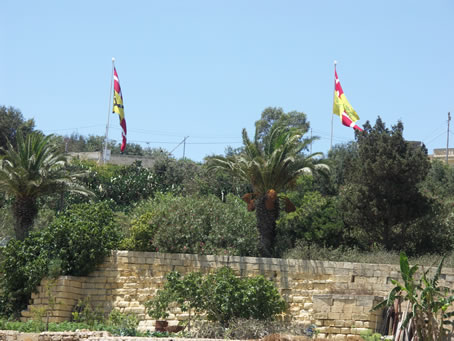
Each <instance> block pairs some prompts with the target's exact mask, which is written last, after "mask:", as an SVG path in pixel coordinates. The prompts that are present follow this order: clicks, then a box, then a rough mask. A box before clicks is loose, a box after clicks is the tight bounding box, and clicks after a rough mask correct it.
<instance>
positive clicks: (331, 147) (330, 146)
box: [329, 60, 337, 150]
mask: <svg viewBox="0 0 454 341" xmlns="http://www.w3.org/2000/svg"><path fill="white" fill-rule="evenodd" d="M336 64H337V61H336V60H335V61H334V72H336ZM334 91H336V77H334ZM333 119H334V114H333V113H331V141H330V144H329V150H331V149H333Z"/></svg>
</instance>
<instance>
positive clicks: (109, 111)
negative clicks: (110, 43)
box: [102, 57, 115, 164]
mask: <svg viewBox="0 0 454 341" xmlns="http://www.w3.org/2000/svg"><path fill="white" fill-rule="evenodd" d="M114 67H115V58H113V57H112V73H111V77H110V95H109V106H108V108H109V110H108V111H107V125H106V136H105V138H104V152H103V155H102V163H103V164H105V163H106V155H107V145H108V143H109V121H110V113H111V109H110V106H111V104H112V84H113V74H114Z"/></svg>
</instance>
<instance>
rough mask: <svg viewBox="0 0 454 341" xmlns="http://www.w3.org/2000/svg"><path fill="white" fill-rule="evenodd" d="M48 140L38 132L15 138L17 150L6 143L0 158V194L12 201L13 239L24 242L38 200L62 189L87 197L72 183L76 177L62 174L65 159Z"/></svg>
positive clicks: (67, 173) (64, 169)
mask: <svg viewBox="0 0 454 341" xmlns="http://www.w3.org/2000/svg"><path fill="white" fill-rule="evenodd" d="M51 139H52V136H51V135H50V136H43V135H42V134H40V133H38V132H33V133H31V134H29V135H28V136H27V137H26V138H25V140H24V138H23V137H22V136H21V135H20V134H19V135H17V148H16V149H15V148H14V147H13V146H12V144H11V143H9V142H8V143H7V148H6V149H3V148H2V151H3V153H4V155H2V156H1V157H0V191H3V192H4V193H6V195H7V196H9V197H11V198H13V203H12V210H13V216H14V220H15V226H14V232H15V235H16V238H17V239H19V240H24V239H25V238H26V237H27V235H28V233H29V231H30V229H31V228H32V225H33V222H34V220H35V218H36V216H37V214H38V204H37V202H38V198H39V197H42V196H46V195H50V194H54V193H56V192H60V191H62V190H63V189H64V188H65V189H68V190H69V191H72V192H78V193H81V194H84V195H90V194H91V192H90V191H88V190H86V189H85V188H83V187H82V186H79V185H78V184H77V183H76V182H75V179H76V178H77V177H78V176H79V174H72V175H71V174H69V172H68V171H67V170H66V168H65V166H66V162H67V160H66V156H65V155H64V154H62V153H60V152H58V148H57V147H56V146H55V145H54V144H53V143H52V142H51Z"/></svg>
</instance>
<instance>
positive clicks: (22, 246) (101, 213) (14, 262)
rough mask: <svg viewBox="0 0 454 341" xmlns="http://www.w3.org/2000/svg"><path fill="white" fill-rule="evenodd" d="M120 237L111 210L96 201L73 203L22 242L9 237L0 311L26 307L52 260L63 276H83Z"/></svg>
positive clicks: (0, 280) (1, 269)
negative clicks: (56, 261) (46, 225)
mask: <svg viewBox="0 0 454 341" xmlns="http://www.w3.org/2000/svg"><path fill="white" fill-rule="evenodd" d="M119 239H120V236H119V233H118V232H117V230H116V228H115V226H114V215H113V212H112V211H111V210H110V209H109V208H108V206H107V205H106V204H105V203H98V204H80V205H75V206H74V207H72V208H71V209H69V210H67V211H66V212H65V213H64V214H62V215H60V216H58V217H57V218H56V219H55V220H54V221H53V222H52V223H51V224H50V225H49V226H48V227H47V228H44V229H43V230H40V231H35V232H33V233H31V234H30V236H29V237H28V238H26V239H25V240H24V241H23V242H22V241H18V240H14V239H13V240H11V241H10V242H9V243H8V245H7V246H6V247H5V248H4V250H3V252H2V261H1V263H0V274H1V277H0V285H1V291H2V296H1V297H0V314H5V315H9V314H12V313H17V312H19V311H20V310H21V309H23V308H25V305H26V304H27V302H28V299H29V297H30V294H31V293H32V292H33V290H35V289H36V287H37V286H38V285H39V283H40V281H41V279H42V278H43V277H44V276H46V275H47V274H48V271H49V265H50V264H51V263H52V261H53V260H58V261H59V264H60V268H61V274H63V275H75V276H82V275H86V274H88V273H89V272H90V271H92V270H93V269H94V267H95V266H96V265H97V264H99V263H101V262H102V261H103V258H104V256H105V255H107V254H108V252H109V251H110V250H111V249H113V248H115V247H116V245H117V243H118V241H119Z"/></svg>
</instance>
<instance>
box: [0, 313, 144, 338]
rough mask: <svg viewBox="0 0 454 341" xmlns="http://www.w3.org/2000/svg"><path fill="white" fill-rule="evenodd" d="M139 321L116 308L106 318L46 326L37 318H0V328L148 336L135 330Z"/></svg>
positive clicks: (29, 331) (26, 330)
mask: <svg viewBox="0 0 454 341" xmlns="http://www.w3.org/2000/svg"><path fill="white" fill-rule="evenodd" d="M138 324H139V322H138V320H137V317H136V316H135V315H133V314H123V313H120V312H119V311H118V310H113V311H112V312H111V313H110V315H109V317H108V318H107V319H105V318H102V319H100V320H96V321H94V322H93V323H86V322H69V321H65V322H60V323H55V322H50V323H49V324H48V326H47V327H48V328H46V324H44V323H43V322H41V321H37V320H29V321H27V322H20V321H10V320H7V319H1V318H0V330H17V331H20V332H23V333H40V332H43V331H46V330H47V331H50V332H71V331H72V332H74V331H76V330H81V329H88V330H97V331H100V330H105V331H108V332H110V333H111V334H113V335H118V336H148V335H146V333H140V332H139V331H138V330H137V326H138Z"/></svg>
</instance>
